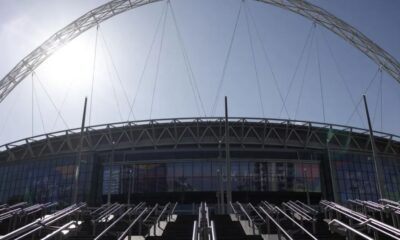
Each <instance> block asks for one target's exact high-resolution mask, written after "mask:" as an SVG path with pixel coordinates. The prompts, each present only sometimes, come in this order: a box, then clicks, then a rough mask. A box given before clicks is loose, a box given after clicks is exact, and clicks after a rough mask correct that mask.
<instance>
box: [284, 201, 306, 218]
mask: <svg viewBox="0 0 400 240" xmlns="http://www.w3.org/2000/svg"><path fill="white" fill-rule="evenodd" d="M287 203H288V204H289V205H290V206H292V207H293V208H294V209H296V210H297V211H298V212H300V213H302V214H303V215H304V216H307V217H309V218H312V217H311V216H310V215H309V214H311V213H310V211H308V210H307V209H304V208H303V207H302V206H299V205H298V204H296V203H295V202H293V201H289V202H287Z"/></svg>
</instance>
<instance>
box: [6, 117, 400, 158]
mask: <svg viewBox="0 0 400 240" xmlns="http://www.w3.org/2000/svg"><path fill="white" fill-rule="evenodd" d="M224 122H225V119H224V118H223V117H208V118H169V119H152V120H140V121H129V122H117V123H108V124H101V125H93V126H88V127H85V137H84V138H85V140H84V145H85V146H84V151H91V150H94V151H97V150H107V149H109V147H110V146H112V145H113V147H118V148H136V147H138V146H139V147H140V146H150V147H151V146H153V145H154V146H157V145H160V144H161V145H168V144H169V145H171V144H172V145H175V146H176V145H179V144H198V145H200V144H212V143H215V142H218V141H221V140H223V138H224V135H223V134H224V133H222V132H223V129H222V131H221V130H219V131H218V132H215V133H210V134H211V135H210V136H206V133H199V132H198V130H197V133H196V131H195V130H194V129H193V128H196V126H197V127H199V126H202V127H203V128H202V129H201V131H207V129H204V127H210V129H211V126H212V127H217V126H216V125H223V123H224ZM229 122H230V131H232V133H231V137H232V138H233V139H235V141H233V142H232V144H241V145H243V146H244V145H246V144H254V145H260V144H261V145H275V146H278V145H285V146H286V144H288V145H289V146H293V147H301V146H303V147H305V148H325V147H326V145H327V143H329V146H330V147H331V146H333V148H332V149H353V150H359V151H369V149H370V140H369V135H368V134H369V132H368V130H366V129H362V128H358V127H351V126H345V125H340V124H329V123H321V122H312V121H301V120H290V119H276V118H243V117H241V118H239V117H231V118H229ZM240 126H242V127H246V129H242V130H240V131H241V132H238V131H239V130H238V127H240ZM177 127H179V128H180V130H179V132H177V131H176V128H177ZM185 127H186V128H187V129H184V128H185ZM218 127H219V128H221V126H218ZM260 127H264V132H263V133H260V130H261V129H260ZM171 128H174V131H171ZM190 128H192V129H190ZM256 128H257V129H256ZM132 129H133V130H134V131H142V132H140V133H139V132H138V133H135V134H136V135H135V134H133V133H132V131H133V130H132ZM182 131H183V132H182ZM266 131H268V133H266ZM79 133H80V128H73V129H67V130H63V131H57V132H52V133H46V134H41V135H37V136H33V137H28V138H24V139H20V140H17V141H13V142H10V143H7V144H4V145H2V146H0V160H5V158H7V160H17V159H27V158H35V157H41V156H45V155H49V154H60V153H65V152H76V151H77V149H78V148H77V147H78V145H79V141H78V139H79V136H80V134H79ZM163 134H164V135H165V136H164V135H163ZM185 134H186V135H187V136H186V135H185ZM271 134H272V135H273V137H271V136H272V135H271ZM191 135H192V136H191ZM185 136H186V138H188V137H189V138H191V140H190V141H188V142H185V143H184V142H179V141H180V140H182V139H183V138H185ZM374 137H375V139H376V141H377V145H380V152H382V153H389V154H400V152H399V151H400V136H398V135H395V134H389V133H384V132H379V131H374ZM123 138H125V140H124V141H125V142H123V140H121V139H123ZM142 138H148V139H147V140H143V139H142ZM167 138H168V139H167ZM205 138H207V139H208V140H207V141H205V140H204V139H205ZM272 138H273V139H272ZM141 139H142V140H143V141H142V140H141ZM357 139H358V140H357ZM352 142H353V143H352ZM146 143H147V145H146ZM349 144H350V145H351V146H350V145H349ZM117 145H118V146H117ZM397 145H398V147H399V149H398V148H397ZM63 149H64V150H63ZM6 155H7V157H5V156H6ZM17 155H18V156H19V157H16V156H17Z"/></svg>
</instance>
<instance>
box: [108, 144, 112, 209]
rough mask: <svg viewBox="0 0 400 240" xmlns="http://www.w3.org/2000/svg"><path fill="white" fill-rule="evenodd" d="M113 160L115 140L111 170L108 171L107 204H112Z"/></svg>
mask: <svg viewBox="0 0 400 240" xmlns="http://www.w3.org/2000/svg"><path fill="white" fill-rule="evenodd" d="M113 162H114V141H113V142H112V150H111V157H110V161H109V162H108V165H109V168H110V170H109V172H108V191H107V204H111V178H112V167H113Z"/></svg>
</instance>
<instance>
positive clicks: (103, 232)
mask: <svg viewBox="0 0 400 240" xmlns="http://www.w3.org/2000/svg"><path fill="white" fill-rule="evenodd" d="M131 210H132V208H128V210H126V211H125V212H124V213H123V214H121V216H119V218H117V219H116V220H115V221H114V222H113V223H111V224H110V225H109V226H108V227H107V228H106V229H104V230H103V231H102V232H101V233H100V234H99V235H97V236H96V237H95V238H94V240H98V239H100V238H101V237H102V236H103V235H104V234H106V233H107V232H108V231H109V230H110V229H111V228H112V227H114V226H115V224H117V223H118V222H119V221H120V220H121V219H122V218H124V217H125V216H126V215H127V214H128V213H129V212H130V211H131Z"/></svg>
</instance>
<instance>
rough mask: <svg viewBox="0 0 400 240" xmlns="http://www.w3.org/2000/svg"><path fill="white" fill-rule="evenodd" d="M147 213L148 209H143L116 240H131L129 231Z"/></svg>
mask: <svg viewBox="0 0 400 240" xmlns="http://www.w3.org/2000/svg"><path fill="white" fill-rule="evenodd" d="M147 211H148V208H144V209H143V210H142V212H141V213H140V214H139V215H138V216H137V217H136V218H135V220H133V221H132V222H131V223H130V224H129V226H128V227H127V228H126V229H125V231H124V232H123V233H122V234H121V236H119V237H118V240H123V239H126V238H128V240H131V235H132V234H131V229H132V228H133V226H135V225H136V223H138V222H139V221H140V219H141V218H142V217H143V215H144V214H145V213H146V212H147Z"/></svg>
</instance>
